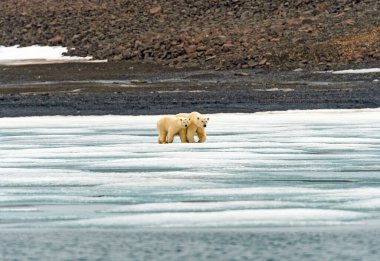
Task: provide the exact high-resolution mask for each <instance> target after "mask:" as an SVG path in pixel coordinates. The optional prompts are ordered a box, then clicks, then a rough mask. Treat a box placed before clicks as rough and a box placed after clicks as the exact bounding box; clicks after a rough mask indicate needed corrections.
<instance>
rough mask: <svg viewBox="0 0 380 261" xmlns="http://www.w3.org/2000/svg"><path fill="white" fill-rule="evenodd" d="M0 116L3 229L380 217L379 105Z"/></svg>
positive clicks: (336, 221)
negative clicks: (165, 118) (180, 131)
mask: <svg viewBox="0 0 380 261" xmlns="http://www.w3.org/2000/svg"><path fill="white" fill-rule="evenodd" d="M159 117H160V116H53V117H52V116H49V117H25V118H0V126H1V128H0V140H1V142H0V159H1V160H0V222H1V223H3V225H0V226H7V227H9V226H15V227H19V226H26V227H30V226H45V227H46V226H51V227H67V226H69V227H83V226H91V227H92V226H94V227H118V226H123V227H134V228H136V227H137V228H139V227H257V226H315V225H322V226H327V225H349V224H366V223H367V222H372V221H380V205H379V199H380V186H379V184H380V109H364V110H317V111H288V112H266V113H254V114H213V115H210V119H211V120H210V124H209V126H208V127H207V133H208V140H207V142H206V143H202V144H200V143H199V144H198V143H197V144H181V143H179V138H178V137H177V138H176V141H175V143H174V144H165V145H159V144H157V133H156V129H155V124H156V121H157V120H158V118H159Z"/></svg>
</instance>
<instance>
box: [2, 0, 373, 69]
mask: <svg viewBox="0 0 380 261" xmlns="http://www.w3.org/2000/svg"><path fill="white" fill-rule="evenodd" d="M0 9H1V12H2V15H1V16H0V28H1V34H0V45H5V46H12V45H17V44H20V45H22V46H28V45H33V44H39V45H61V46H65V47H69V48H71V50H70V51H69V54H70V55H79V56H88V55H90V56H93V57H94V58H95V59H108V60H109V61H133V62H151V63H154V64H157V65H166V66H171V67H185V68H192V67H197V68H201V69H217V70H220V69H221V70H223V69H249V68H255V69H257V68H264V69H281V70H289V69H296V68H308V69H319V70H328V69H336V68H346V67H358V66H364V65H367V64H377V65H378V64H380V16H379V15H378V14H379V11H380V10H379V9H380V3H379V1H376V0H335V1H322V0H295V1H267V0H257V1H248V0H223V1H219V0H210V1H198V0H183V1H177V0H155V1H147V0H142V1H129V0H114V1H101V0H78V1H67V0H65V1H53V0H36V1H19V0H5V1H1V3H0Z"/></svg>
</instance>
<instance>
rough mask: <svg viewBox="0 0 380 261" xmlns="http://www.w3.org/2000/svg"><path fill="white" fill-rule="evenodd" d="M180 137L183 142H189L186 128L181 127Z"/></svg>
mask: <svg viewBox="0 0 380 261" xmlns="http://www.w3.org/2000/svg"><path fill="white" fill-rule="evenodd" d="M179 137H180V139H181V142H182V143H187V137H186V129H181V130H180V131H179Z"/></svg>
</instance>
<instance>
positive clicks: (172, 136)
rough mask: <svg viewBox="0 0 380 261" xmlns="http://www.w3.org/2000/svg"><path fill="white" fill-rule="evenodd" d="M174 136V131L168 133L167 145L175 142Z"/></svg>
mask: <svg viewBox="0 0 380 261" xmlns="http://www.w3.org/2000/svg"><path fill="white" fill-rule="evenodd" d="M174 135H175V133H174V132H172V131H169V132H168V137H167V143H173V141H174Z"/></svg>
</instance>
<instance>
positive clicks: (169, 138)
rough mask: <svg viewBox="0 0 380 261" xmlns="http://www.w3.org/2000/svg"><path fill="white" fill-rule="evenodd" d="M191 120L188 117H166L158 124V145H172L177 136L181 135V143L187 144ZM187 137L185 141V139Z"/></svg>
mask: <svg viewBox="0 0 380 261" xmlns="http://www.w3.org/2000/svg"><path fill="white" fill-rule="evenodd" d="M189 124H190V119H189V118H186V117H176V116H164V117H162V118H161V119H159V120H158V122H157V130H158V143H159V144H163V143H172V142H173V140H174V136H175V135H178V134H179V135H180V137H181V142H182V143H185V142H186V128H187V127H188V126H189ZM183 137H185V139H183Z"/></svg>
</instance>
